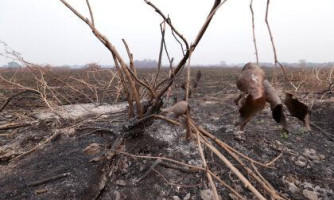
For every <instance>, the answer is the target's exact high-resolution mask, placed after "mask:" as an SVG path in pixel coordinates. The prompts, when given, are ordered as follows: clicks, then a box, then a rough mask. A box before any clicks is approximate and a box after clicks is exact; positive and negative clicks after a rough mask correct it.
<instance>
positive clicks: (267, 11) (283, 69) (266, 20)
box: [265, 0, 291, 83]
mask: <svg viewBox="0 0 334 200" xmlns="http://www.w3.org/2000/svg"><path fill="white" fill-rule="evenodd" d="M269 3H270V0H267V7H266V17H265V22H266V24H267V29H268V32H269V36H270V41H271V45H272V48H273V52H274V60H275V65H277V64H278V65H279V66H280V67H281V69H282V71H283V74H284V77H285V79H286V80H289V78H288V76H287V74H286V72H285V68H284V67H283V65H282V64H281V63H280V62H278V59H277V53H276V47H275V43H274V37H273V35H272V32H271V29H270V25H269V21H268V13H269ZM290 83H291V82H290Z"/></svg>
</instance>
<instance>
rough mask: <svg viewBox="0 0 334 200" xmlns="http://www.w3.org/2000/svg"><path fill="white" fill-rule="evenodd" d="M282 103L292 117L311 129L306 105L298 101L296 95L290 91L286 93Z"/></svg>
mask: <svg viewBox="0 0 334 200" xmlns="http://www.w3.org/2000/svg"><path fill="white" fill-rule="evenodd" d="M284 104H285V105H286V107H287V108H288V110H289V112H290V114H291V115H292V116H293V117H296V118H297V119H299V120H301V121H302V122H304V125H305V127H306V128H307V129H308V130H311V127H310V114H309V109H308V106H307V105H305V104H303V103H302V102H300V101H299V100H298V99H297V98H296V97H294V96H293V95H292V94H290V93H286V96H285V100H284Z"/></svg>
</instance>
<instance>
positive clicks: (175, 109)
mask: <svg viewBox="0 0 334 200" xmlns="http://www.w3.org/2000/svg"><path fill="white" fill-rule="evenodd" d="M188 107H189V106H188V103H187V102H186V101H180V102H177V103H176V104H175V105H173V106H172V107H169V108H165V109H161V111H162V113H173V114H174V115H175V116H176V118H178V117H179V116H180V115H182V114H185V113H186V111H187V109H188Z"/></svg>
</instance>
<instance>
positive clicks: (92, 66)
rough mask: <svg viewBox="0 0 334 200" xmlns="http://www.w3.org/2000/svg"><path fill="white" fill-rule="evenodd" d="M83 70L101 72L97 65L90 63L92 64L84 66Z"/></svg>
mask: <svg viewBox="0 0 334 200" xmlns="http://www.w3.org/2000/svg"><path fill="white" fill-rule="evenodd" d="M85 68H86V69H87V70H89V71H98V70H101V68H102V67H101V66H100V65H99V64H97V63H94V62H92V63H88V64H86V65H85Z"/></svg>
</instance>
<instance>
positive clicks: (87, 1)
mask: <svg viewBox="0 0 334 200" xmlns="http://www.w3.org/2000/svg"><path fill="white" fill-rule="evenodd" d="M86 3H87V6H88V10H89V14H90V20H91V22H92V26H93V27H95V23H94V16H93V11H92V8H91V7H90V3H89V0H86Z"/></svg>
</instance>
